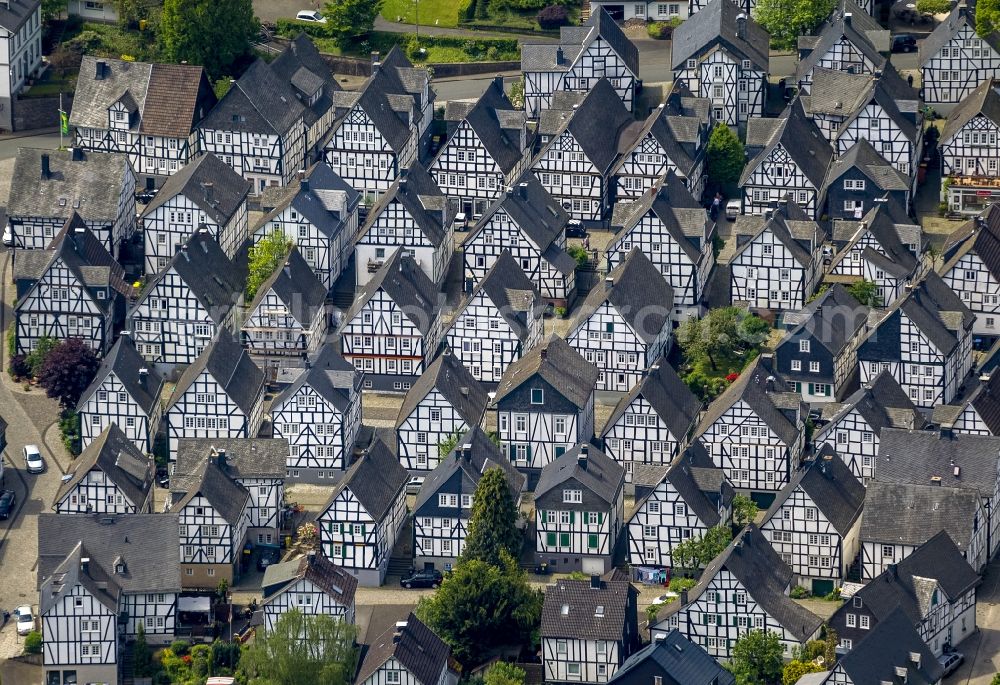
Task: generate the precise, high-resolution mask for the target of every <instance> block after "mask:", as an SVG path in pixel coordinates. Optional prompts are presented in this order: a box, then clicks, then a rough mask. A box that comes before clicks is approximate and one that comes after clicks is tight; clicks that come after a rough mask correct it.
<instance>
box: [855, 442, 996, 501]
mask: <svg viewBox="0 0 1000 685" xmlns="http://www.w3.org/2000/svg"><path fill="white" fill-rule="evenodd" d="M998 454H1000V438H998V437H994V436H992V435H966V434H959V433H955V434H953V435H950V436H947V437H944V436H942V435H941V434H940V433H939V432H937V431H917V430H900V429H896V428H887V429H885V430H883V431H882V435H881V436H880V440H879V452H878V462H877V464H876V467H875V468H876V477H877V478H878V480H880V481H882V482H884V483H915V484H917V485H929V484H930V483H931V478H933V477H934V476H937V477H939V478H940V479H941V484H942V485H944V486H947V487H955V488H974V489H977V490H978V491H979V492H980V493H981V494H982V495H983V497H987V496H989V495H992V493H993V490H994V488H995V487H996V480H997V455H998ZM956 466H957V467H958V469H959V472H958V474H957V475H956V473H955V471H956V469H955V467H956Z"/></svg>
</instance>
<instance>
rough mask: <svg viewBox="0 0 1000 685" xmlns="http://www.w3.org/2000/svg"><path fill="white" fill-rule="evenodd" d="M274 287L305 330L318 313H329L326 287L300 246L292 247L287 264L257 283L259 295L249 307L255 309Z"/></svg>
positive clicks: (309, 326)
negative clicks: (301, 251)
mask: <svg viewBox="0 0 1000 685" xmlns="http://www.w3.org/2000/svg"><path fill="white" fill-rule="evenodd" d="M272 291H273V292H274V294H275V295H277V296H278V299H279V300H281V302H282V303H283V304H284V305H285V306H286V307H287V308H288V312H289V313H290V314H291V315H292V316H293V317H294V318H295V320H296V321H298V322H299V325H300V326H302V328H303V329H305V330H309V329H310V328H312V324H313V321H315V320H316V318H317V317H325V316H326V315H327V311H326V287H325V286H324V285H323V284H322V283H321V282H320V280H319V278H317V277H316V274H315V272H313V270H312V267H310V266H309V264H307V263H306V260H305V259H303V257H302V255H301V254H300V253H299V248H298V247H297V246H295V247H292V249H291V251H290V252H289V253H288V256H287V257H286V258H285V263H284V265H283V266H279V267H278V268H277V269H275V270H274V272H273V273H272V274H271V275H270V276H268V278H267V280H266V281H264V282H263V283H261V284H260V286H258V288H257V296H256V297H254V300H253V302H252V303H250V306H249V307H248V308H247V311H248V312H254V311H255V310H256V309H257V307H259V306H260V305H261V304H262V303H263V302H264V298H266V297H267V294H268V293H269V292H272Z"/></svg>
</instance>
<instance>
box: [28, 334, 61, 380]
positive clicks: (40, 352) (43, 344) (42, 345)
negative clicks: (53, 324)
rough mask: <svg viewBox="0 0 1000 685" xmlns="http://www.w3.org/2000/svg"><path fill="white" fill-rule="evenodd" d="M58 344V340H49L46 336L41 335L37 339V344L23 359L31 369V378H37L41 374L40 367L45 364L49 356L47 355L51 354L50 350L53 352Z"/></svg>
mask: <svg viewBox="0 0 1000 685" xmlns="http://www.w3.org/2000/svg"><path fill="white" fill-rule="evenodd" d="M58 344H59V341H58V340H56V339H55V338H50V337H49V336H47V335H43V336H42V337H41V338H39V339H38V343H37V344H36V345H35V349H33V350H32V351H31V352H30V353H28V356H27V357H26V359H25V361H26V362H27V364H28V366H29V367H30V368H31V375H32V376H37V375H38V374H39V373H41V371H42V366H43V365H44V364H45V359H46V358H47V357H48V356H49V353H50V352H52V350H54V349H55V347H56V345H58Z"/></svg>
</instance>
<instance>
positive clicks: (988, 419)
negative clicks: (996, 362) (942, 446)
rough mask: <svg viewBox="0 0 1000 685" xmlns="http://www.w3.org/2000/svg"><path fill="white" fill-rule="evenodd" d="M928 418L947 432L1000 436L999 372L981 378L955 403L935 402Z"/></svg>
mask: <svg viewBox="0 0 1000 685" xmlns="http://www.w3.org/2000/svg"><path fill="white" fill-rule="evenodd" d="M931 420H932V421H933V422H934V424H935V425H937V426H939V427H940V428H941V429H944V430H946V431H949V430H950V431H954V432H955V433H967V434H970V435H1000V374H998V373H996V371H995V370H994V371H992V372H991V373H990V376H989V379H988V380H986V379H984V378H983V377H982V376H981V377H980V383H979V386H978V387H976V388H975V390H973V391H972V392H971V393H969V394H968V395H967V396H966V397H965V398H964V399H963V400H962V401H961V402H959V403H958V404H956V405H948V404H944V405H938V406H937V407H935V408H934V412H933V414H932V415H931Z"/></svg>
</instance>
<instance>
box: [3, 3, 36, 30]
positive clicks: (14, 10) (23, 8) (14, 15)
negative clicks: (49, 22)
mask: <svg viewBox="0 0 1000 685" xmlns="http://www.w3.org/2000/svg"><path fill="white" fill-rule="evenodd" d="M41 2H42V0H10V2H8V3H5V4H3V5H0V26H2V27H4V28H5V29H7V30H8V31H10V32H12V33H15V32H17V29H19V28H20V27H21V25H22V24H23V23H24V22H26V21H27V20H28V19H29V18H31V17H32V16H34V14H35V11H36V9H37V8H38V6H39V5H40V4H41Z"/></svg>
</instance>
